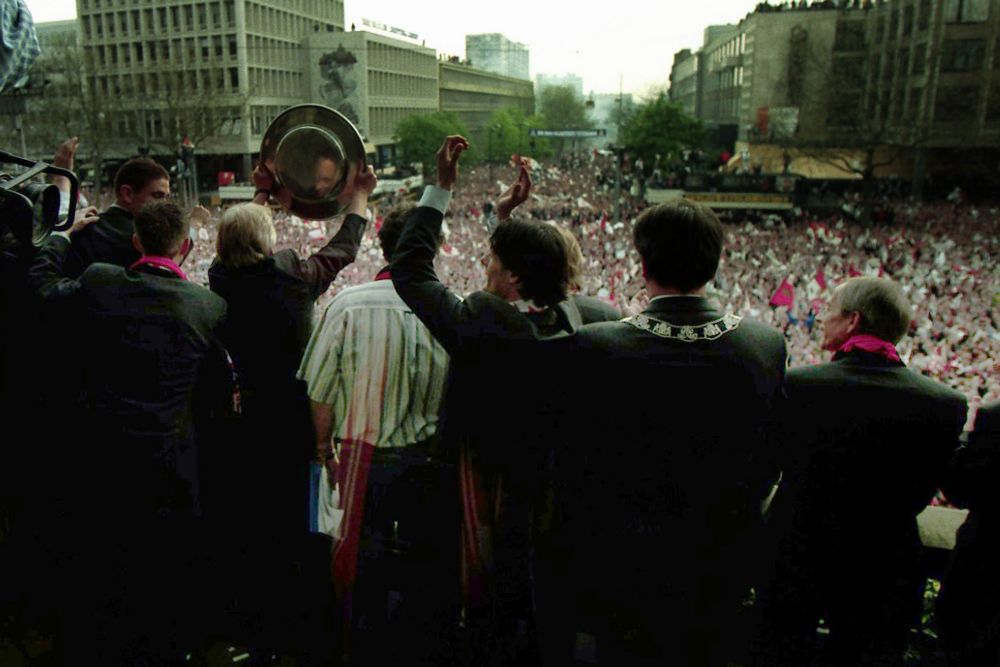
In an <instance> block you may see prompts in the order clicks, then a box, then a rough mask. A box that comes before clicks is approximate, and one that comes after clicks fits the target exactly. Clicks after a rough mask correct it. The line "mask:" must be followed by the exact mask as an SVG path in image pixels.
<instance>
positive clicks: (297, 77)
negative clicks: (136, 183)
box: [77, 0, 344, 179]
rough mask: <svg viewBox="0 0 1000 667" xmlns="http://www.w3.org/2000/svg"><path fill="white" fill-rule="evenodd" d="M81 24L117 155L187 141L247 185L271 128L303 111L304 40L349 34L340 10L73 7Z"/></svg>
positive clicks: (176, 2)
mask: <svg viewBox="0 0 1000 667" xmlns="http://www.w3.org/2000/svg"><path fill="white" fill-rule="evenodd" d="M77 15H78V16H79V28H80V49H81V55H82V60H83V66H84V71H85V76H86V78H85V87H86V88H87V89H88V90H89V91H91V92H92V94H94V95H97V96H100V97H101V98H103V99H107V100H110V101H113V102H114V103H113V104H109V105H108V109H107V111H106V113H108V114H110V115H113V117H114V121H113V127H114V128H115V136H116V138H118V139H119V141H118V142H116V145H115V146H114V147H113V149H112V150H113V152H115V153H119V154H122V155H123V156H124V155H128V154H131V153H132V152H134V146H135V145H136V143H137V142H138V143H140V144H144V145H146V146H150V147H151V149H152V151H153V152H155V153H162V152H164V151H166V152H169V151H171V150H173V149H174V148H175V147H176V145H177V144H178V143H179V141H180V140H181V139H182V138H183V137H188V138H189V139H190V140H191V141H192V142H193V143H195V144H196V154H198V155H199V156H230V161H229V162H227V163H226V164H222V162H224V161H218V160H207V159H206V160H201V159H200V160H199V163H201V162H203V161H205V162H208V163H212V164H205V165H204V166H205V168H208V169H210V170H213V168H219V169H223V168H228V169H233V170H235V171H238V172H242V173H241V174H240V176H241V177H242V178H244V179H246V178H249V172H250V166H251V165H250V163H251V155H252V154H254V153H256V152H257V151H258V150H259V147H260V141H261V137H262V135H263V132H264V130H265V129H266V128H267V125H268V123H269V122H270V121H271V120H272V119H273V118H274V116H275V115H277V114H278V113H279V112H280V111H281V110H282V109H284V108H286V107H288V106H289V105H291V104H295V103H299V102H304V101H306V97H305V94H304V93H305V90H306V86H305V72H304V68H303V58H302V44H303V42H304V40H305V39H306V38H307V37H309V36H310V35H313V34H316V33H333V32H337V31H341V32H342V31H343V29H344V3H343V1H342V0H267V1H263V0H226V1H222V0H196V1H194V2H192V1H191V0H144V1H143V2H138V1H137V0H131V1H128V2H116V1H114V0H77ZM234 155H240V156H242V160H240V162H241V163H242V164H232V163H231V156H234ZM109 157H110V156H109Z"/></svg>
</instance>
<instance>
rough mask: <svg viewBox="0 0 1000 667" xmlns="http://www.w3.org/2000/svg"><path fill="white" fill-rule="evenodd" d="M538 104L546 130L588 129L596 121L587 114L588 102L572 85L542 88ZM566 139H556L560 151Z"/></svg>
mask: <svg viewBox="0 0 1000 667" xmlns="http://www.w3.org/2000/svg"><path fill="white" fill-rule="evenodd" d="M538 106H539V115H540V116H541V118H542V120H543V121H544V123H545V127H544V129H546V130H587V129H591V128H593V127H594V122H593V121H592V120H591V119H590V117H589V116H588V115H587V105H586V103H585V102H584V101H583V98H581V97H580V96H579V95H577V93H576V90H574V89H573V87H572V86H546V87H544V88H542V92H541V94H540V95H539V98H538ZM566 141H567V140H566V139H556V140H554V143H555V145H556V146H557V147H558V151H559V152H562V150H563V149H564V148H565V146H566ZM574 143H575V142H574Z"/></svg>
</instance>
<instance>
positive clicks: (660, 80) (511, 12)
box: [26, 0, 758, 95]
mask: <svg viewBox="0 0 1000 667" xmlns="http://www.w3.org/2000/svg"><path fill="white" fill-rule="evenodd" d="M119 1H121V0H119ZM757 1H758V0H606V1H603V2H595V1H594V0H500V1H498V2H489V3H487V2H483V1H482V0H473V1H472V2H464V3H458V2H454V0H447V1H446V0H346V6H345V7H346V24H347V26H350V24H351V23H352V22H353V23H355V24H357V26H358V28H359V29H360V28H361V19H362V18H367V19H371V20H374V21H378V22H380V23H385V24H387V25H391V26H396V27H399V28H402V29H404V30H406V31H408V32H414V33H417V34H418V35H419V38H420V40H422V41H426V43H427V46H429V47H431V48H433V49H436V50H437V51H438V52H439V53H447V54H449V55H458V56H462V57H464V56H465V35H466V34H469V33H479V32H500V33H503V34H504V35H506V36H507V37H509V38H510V39H513V40H515V41H518V42H523V43H525V44H527V45H528V47H529V48H530V51H531V76H532V78H534V76H535V75H536V74H539V73H542V74H565V73H574V74H578V75H580V76H582V77H583V85H584V92H585V93H588V92H591V91H593V92H597V93H610V92H617V91H618V81H619V76H621V77H622V80H623V85H624V88H625V92H632V93H636V94H639V95H642V94H644V93H646V92H647V91H648V90H649V89H650V88H652V87H654V86H659V87H666V84H667V80H668V77H669V76H670V64H671V62H672V61H673V56H674V53H675V52H677V51H679V50H681V49H683V48H691V49H695V48H697V47H698V46H700V44H701V35H702V31H703V30H704V29H705V26H707V25H709V24H715V23H735V22H737V21H739V20H740V19H741V18H743V17H744V16H745V15H746V14H747V12H749V11H752V10H753V8H754V6H756V4H757ZM26 2H27V5H28V8H29V9H30V10H31V12H32V15H33V16H34V18H35V21H36V22H42V21H57V20H63V19H71V18H74V17H75V16H76V1H75V0H26Z"/></svg>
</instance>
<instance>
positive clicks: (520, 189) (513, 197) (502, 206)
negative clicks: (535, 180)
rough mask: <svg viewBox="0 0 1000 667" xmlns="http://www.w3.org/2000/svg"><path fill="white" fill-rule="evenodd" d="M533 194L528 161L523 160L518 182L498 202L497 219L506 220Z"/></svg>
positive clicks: (511, 185)
mask: <svg viewBox="0 0 1000 667" xmlns="http://www.w3.org/2000/svg"><path fill="white" fill-rule="evenodd" d="M530 193H531V173H530V172H529V171H528V160H527V159H526V158H521V167H520V170H519V171H518V173H517V180H516V181H514V182H513V183H511V184H510V187H509V188H507V190H505V191H504V193H503V194H501V195H500V198H499V199H498V200H497V219H498V220H506V219H507V218H509V217H510V214H511V212H512V211H513V210H514V209H515V208H517V207H518V206H520V205H521V204H523V203H524V202H526V201H527V200H528V194H530Z"/></svg>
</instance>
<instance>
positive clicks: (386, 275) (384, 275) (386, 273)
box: [375, 266, 392, 280]
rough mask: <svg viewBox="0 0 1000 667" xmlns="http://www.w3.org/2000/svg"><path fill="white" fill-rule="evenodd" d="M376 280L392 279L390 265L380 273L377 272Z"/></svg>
mask: <svg viewBox="0 0 1000 667" xmlns="http://www.w3.org/2000/svg"><path fill="white" fill-rule="evenodd" d="M375 280H392V274H391V273H389V267H388V266H387V267H385V268H384V269H382V270H381V271H379V272H378V273H376V274H375Z"/></svg>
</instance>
